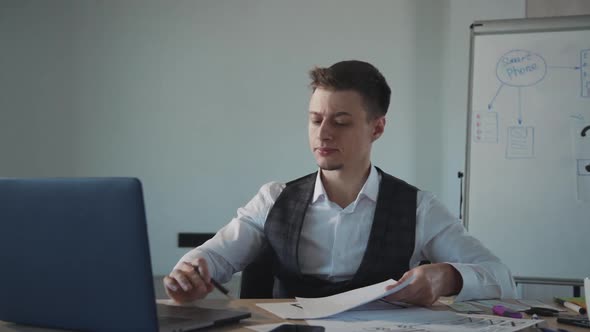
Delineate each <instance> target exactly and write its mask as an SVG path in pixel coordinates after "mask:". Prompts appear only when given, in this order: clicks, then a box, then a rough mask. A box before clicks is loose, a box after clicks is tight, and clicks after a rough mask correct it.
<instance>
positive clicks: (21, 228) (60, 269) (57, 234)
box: [0, 178, 250, 331]
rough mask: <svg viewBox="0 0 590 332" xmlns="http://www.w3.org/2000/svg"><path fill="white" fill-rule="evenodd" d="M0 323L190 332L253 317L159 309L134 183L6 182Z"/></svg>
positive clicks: (0, 184)
mask: <svg viewBox="0 0 590 332" xmlns="http://www.w3.org/2000/svg"><path fill="white" fill-rule="evenodd" d="M0 267H1V268H0V320H3V321H8V322H14V323H18V324H26V325H33V326H43V327H51V328H61V329H73V330H84V331H191V330H195V329H200V328H206V327H211V326H216V325H220V324H227V323H232V322H234V323H235V322H239V321H240V320H241V319H244V318H248V317H250V313H248V312H238V311H232V310H215V309H206V308H199V307H186V306H165V305H160V304H158V305H156V301H155V295H154V286H153V277H152V268H151V263H150V253H149V243H148V235H147V227H146V217H145V209H144V202H143V193H142V186H141V183H140V181H139V180H138V179H134V178H57V179H0Z"/></svg>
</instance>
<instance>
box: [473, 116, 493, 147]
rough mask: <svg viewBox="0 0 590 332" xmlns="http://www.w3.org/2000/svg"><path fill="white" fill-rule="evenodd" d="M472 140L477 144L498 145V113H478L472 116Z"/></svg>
mask: <svg viewBox="0 0 590 332" xmlns="http://www.w3.org/2000/svg"><path fill="white" fill-rule="evenodd" d="M471 132H472V133H473V140H474V141H475V142H479V143H498V113H497V112H488V111H478V112H476V113H475V115H474V121H473V128H472V131H471Z"/></svg>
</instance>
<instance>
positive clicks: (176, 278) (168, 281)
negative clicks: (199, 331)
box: [164, 258, 214, 303]
mask: <svg viewBox="0 0 590 332" xmlns="http://www.w3.org/2000/svg"><path fill="white" fill-rule="evenodd" d="M195 266H198V270H199V273H197V271H195ZM213 288H214V286H213V284H212V283H211V276H210V275H209V269H208V268H207V261H205V259H203V258H199V259H198V260H197V261H196V262H195V263H194V264H191V263H188V262H183V263H182V265H180V266H179V268H178V269H175V270H174V271H172V272H171V273H170V274H169V275H167V276H165V277H164V289H166V294H168V296H169V297H170V298H172V299H173V300H174V301H176V302H178V303H187V302H192V301H195V300H198V299H202V298H204V297H205V296H207V294H209V293H211V291H212V290H213Z"/></svg>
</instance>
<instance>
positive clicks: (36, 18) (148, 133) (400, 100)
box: [0, 0, 524, 274]
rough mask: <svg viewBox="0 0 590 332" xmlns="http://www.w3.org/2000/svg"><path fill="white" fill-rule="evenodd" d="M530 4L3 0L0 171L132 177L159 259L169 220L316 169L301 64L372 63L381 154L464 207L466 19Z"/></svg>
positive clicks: (214, 208)
mask: <svg viewBox="0 0 590 332" xmlns="http://www.w3.org/2000/svg"><path fill="white" fill-rule="evenodd" d="M521 17H524V0H519V1H511V0H505V1H494V2H491V1H486V0H477V1H470V0H445V1H438V0H418V1H413V0H403V1H354V0H345V1H344V0H322V1H312V0H305V1H286V0H284V1H275V0H248V1H229V0H203V1H176V2H163V1H143V0H142V1H140V0H133V1H131V0H127V1H115V0H113V1H100V2H99V1H74V0H68V1H66V0H57V1H51V2H48V1H41V0H38V1H20V0H10V1H8V0H0V49H1V52H0V73H2V75H0V158H1V159H0V175H2V176H55V175H66V176H90V175H92V176H137V177H139V178H140V179H141V180H142V181H143V183H144V191H145V197H146V205H147V212H148V218H149V221H148V222H149V232H150V241H151V246H152V256H153V258H152V259H153V263H154V272H155V273H156V274H163V273H166V272H167V271H168V270H169V269H170V268H171V266H172V265H173V264H174V263H175V262H176V260H177V259H178V257H179V256H180V255H181V254H182V253H183V251H184V250H182V249H178V248H176V234H177V233H178V232H210V231H215V230H217V229H218V228H219V227H221V226H222V225H224V224H225V223H226V222H227V221H228V220H229V219H230V218H231V217H232V216H233V215H234V214H235V210H236V209H237V208H238V207H239V206H241V205H243V204H244V203H245V202H247V201H248V200H249V199H250V198H251V197H252V195H254V194H255V192H256V191H257V190H258V188H259V187H260V185H262V184H263V183H265V182H268V181H271V180H279V181H286V180H289V179H292V178H295V177H298V176H300V175H304V174H306V173H308V172H311V171H313V170H314V168H315V165H314V162H313V158H312V155H311V153H309V151H308V148H307V128H306V113H307V106H308V105H307V103H308V98H309V89H308V88H307V84H308V77H307V71H308V70H309V69H310V68H311V67H312V66H314V65H321V66H326V65H330V64H332V63H334V62H336V61H339V60H343V59H363V60H367V61H369V62H371V63H373V64H375V65H376V66H377V67H378V68H379V69H380V70H381V71H382V72H383V73H384V75H385V77H386V78H387V79H388V81H389V83H390V85H391V87H392V90H393V95H392V103H391V106H390V109H389V114H388V124H387V128H386V133H385V135H384V136H383V137H382V138H381V139H380V140H379V141H378V142H377V143H376V145H375V147H374V152H373V157H374V158H373V159H374V162H375V164H377V165H379V166H380V167H382V168H383V169H384V170H386V171H388V172H390V173H392V174H394V175H396V176H398V177H400V178H403V179H405V180H407V181H409V182H411V183H414V184H416V185H417V186H419V187H421V188H423V189H426V190H431V191H433V192H435V193H436V194H438V195H439V196H440V198H441V199H442V200H443V201H444V202H445V203H446V204H447V205H448V206H449V208H450V209H451V211H453V212H455V213H457V212H458V199H459V198H458V190H459V189H458V187H459V184H458V180H457V177H456V173H457V171H459V170H463V167H464V158H465V156H464V154H465V152H464V151H465V150H464V148H465V132H466V129H465V125H466V114H467V111H466V109H467V107H466V103H467V72H468V65H469V61H468V59H469V24H470V23H471V22H472V21H473V20H475V19H499V18H521Z"/></svg>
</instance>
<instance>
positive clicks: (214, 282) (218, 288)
mask: <svg viewBox="0 0 590 332" xmlns="http://www.w3.org/2000/svg"><path fill="white" fill-rule="evenodd" d="M193 269H194V270H195V272H196V273H197V274H198V275H199V277H202V276H201V272H199V267H198V266H196V265H193ZM211 283H212V284H213V286H214V287H215V288H217V290H218V291H220V292H222V293H223V294H224V295H225V296H227V297H228V298H229V299H230V300H233V297H232V296H231V295H229V290H228V289H227V288H225V287H223V285H222V284H220V283H218V282H217V280H215V279H213V278H211Z"/></svg>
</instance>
